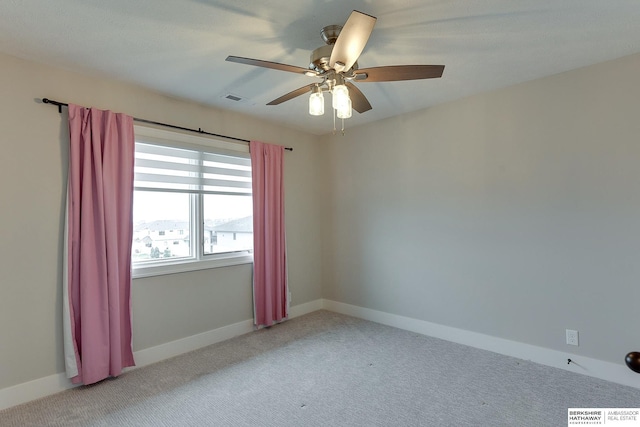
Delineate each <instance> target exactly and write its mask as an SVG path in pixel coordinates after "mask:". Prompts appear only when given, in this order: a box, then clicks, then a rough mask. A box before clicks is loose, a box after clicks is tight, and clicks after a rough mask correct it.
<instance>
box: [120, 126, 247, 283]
mask: <svg viewBox="0 0 640 427" xmlns="http://www.w3.org/2000/svg"><path fill="white" fill-rule="evenodd" d="M134 135H135V140H136V142H141V143H149V144H156V145H164V146H167V147H172V148H183V149H191V150H194V149H195V150H202V151H208V152H211V153H215V154H223V155H239V157H246V158H249V156H248V153H249V146H248V144H239V143H235V142H228V141H224V140H219V139H214V138H208V137H202V136H195V135H189V134H185V133H181V132H177V131H169V130H164V129H158V128H153V127H147V126H140V125H134ZM135 191H136V190H135V189H134V193H135ZM246 197H251V196H250V195H248V196H246ZM202 198H203V195H202V194H191V195H190V198H189V199H190V203H191V209H190V212H191V215H190V216H191V218H190V228H193V236H192V238H191V242H190V244H191V251H192V255H191V256H190V257H189V258H179V259H161V260H158V261H145V262H143V263H134V262H133V261H132V262H131V275H132V278H133V279H136V278H141V277H151V276H159V275H166V274H175V273H183V272H188V271H197V270H205V269H211V268H219V267H227V266H234V265H242V264H251V263H253V251H238V252H227V253H220V254H205V251H204V217H203V210H204V207H203V203H202Z"/></svg>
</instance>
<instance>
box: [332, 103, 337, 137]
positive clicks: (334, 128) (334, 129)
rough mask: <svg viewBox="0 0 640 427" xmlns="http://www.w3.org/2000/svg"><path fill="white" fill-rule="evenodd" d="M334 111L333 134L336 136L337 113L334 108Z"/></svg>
mask: <svg viewBox="0 0 640 427" xmlns="http://www.w3.org/2000/svg"><path fill="white" fill-rule="evenodd" d="M332 110H333V134H334V135H335V134H336V114H337V113H336V110H335V109H333V108H332Z"/></svg>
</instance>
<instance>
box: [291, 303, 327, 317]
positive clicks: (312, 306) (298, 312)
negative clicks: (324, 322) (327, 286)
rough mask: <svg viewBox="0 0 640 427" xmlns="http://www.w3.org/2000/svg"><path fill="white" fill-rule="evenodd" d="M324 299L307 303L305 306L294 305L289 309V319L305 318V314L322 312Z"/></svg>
mask: <svg viewBox="0 0 640 427" xmlns="http://www.w3.org/2000/svg"><path fill="white" fill-rule="evenodd" d="M322 303H323V300H322V299H317V300H315V301H311V302H307V303H304V304H298V305H294V306H293V307H291V308H290V309H289V319H293V318H295V317H300V316H304V315H305V314H309V313H313V312H314V311H318V310H322Z"/></svg>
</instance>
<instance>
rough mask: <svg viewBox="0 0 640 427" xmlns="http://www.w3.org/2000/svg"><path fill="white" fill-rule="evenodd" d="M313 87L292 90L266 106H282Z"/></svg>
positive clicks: (311, 85) (307, 86) (312, 85)
mask: <svg viewBox="0 0 640 427" xmlns="http://www.w3.org/2000/svg"><path fill="white" fill-rule="evenodd" d="M314 86H315V84H310V85H306V86H302V87H301V88H298V89H296V90H292V91H291V92H289V93H287V94H286V95H282V96H281V97H280V98H277V99H274V100H273V101H271V102H270V103H268V104H267V105H278V104H282V103H283V102H285V101H288V100H290V99H293V98H296V97H298V96H300V95H304V94H305V93H307V92H311V89H312V88H313V87H314ZM352 102H353V101H352Z"/></svg>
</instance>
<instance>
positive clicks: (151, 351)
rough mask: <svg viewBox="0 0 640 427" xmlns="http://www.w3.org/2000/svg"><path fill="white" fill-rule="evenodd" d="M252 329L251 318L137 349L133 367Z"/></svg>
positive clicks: (177, 354)
mask: <svg viewBox="0 0 640 427" xmlns="http://www.w3.org/2000/svg"><path fill="white" fill-rule="evenodd" d="M253 330H254V328H253V320H252V319H248V320H243V321H241V322H238V323H234V324H231V325H227V326H223V327H221V328H218V329H213V330H211V331H207V332H203V333H201V334H196V335H191V336H190V337H186V338H181V339H179V340H175V341H171V342H168V343H165V344H160V345H158V346H155V347H150V348H145V349H143V350H138V351H136V352H135V353H134V354H133V356H134V358H135V361H136V366H135V368H141V367H143V366H147V365H150V364H152V363H156V362H160V361H161V360H165V359H169V358H171V357H175V356H179V355H181V354H184V353H188V352H190V351H193V350H197V349H199V348H202V347H206V346H208V345H211V344H215V343H218V342H221V341H225V340H228V339H229V338H233V337H237V336H238V335H244V334H247V333H249V332H251V331H253ZM135 368H132V369H135Z"/></svg>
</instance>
